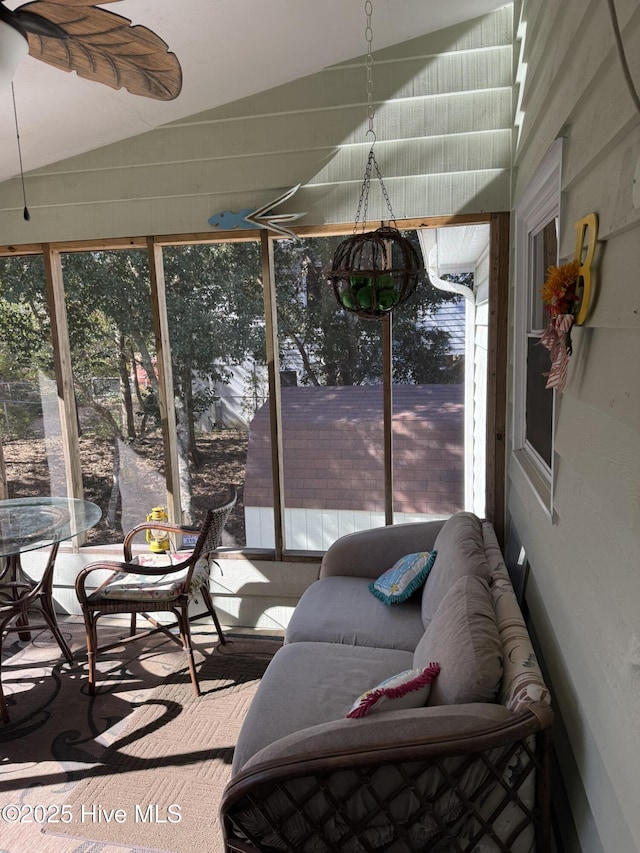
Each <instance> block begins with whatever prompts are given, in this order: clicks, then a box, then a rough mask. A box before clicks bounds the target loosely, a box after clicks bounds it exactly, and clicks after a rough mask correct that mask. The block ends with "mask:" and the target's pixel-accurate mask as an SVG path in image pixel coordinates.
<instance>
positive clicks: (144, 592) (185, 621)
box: [76, 487, 237, 696]
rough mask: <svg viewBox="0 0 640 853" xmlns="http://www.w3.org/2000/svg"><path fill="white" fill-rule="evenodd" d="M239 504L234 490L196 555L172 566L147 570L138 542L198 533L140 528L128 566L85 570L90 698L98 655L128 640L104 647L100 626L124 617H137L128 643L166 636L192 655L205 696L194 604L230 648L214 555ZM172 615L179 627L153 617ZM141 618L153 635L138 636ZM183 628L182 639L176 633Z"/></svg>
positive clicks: (127, 544)
mask: <svg viewBox="0 0 640 853" xmlns="http://www.w3.org/2000/svg"><path fill="white" fill-rule="evenodd" d="M236 500H237V493H236V489H235V487H232V494H231V497H230V499H229V500H228V501H227V502H226V503H225V504H223V505H222V506H219V507H216V508H215V509H210V510H208V511H207V514H206V517H205V520H204V523H203V525H202V527H201V529H200V533H199V535H198V539H197V542H196V545H195V547H194V550H193V551H192V552H191V553H190V554H189V555H188V556H187V557H186V559H180V561H179V562H174V560H176V559H179V558H180V557H182V555H173V556H171V555H167V557H166V559H167V561H170V562H171V563H172V564H170V565H167V564H165V565H156V566H152V565H142V564H141V563H140V562H139V561H138V560H139V558H134V557H133V556H132V543H133V539H134V537H135V536H136V535H137V534H139V533H141V532H146V531H147V530H154V531H156V530H160V531H165V532H167V533H169V534H173V535H174V536H180V535H184V534H185V533H189V532H191V533H192V532H193V528H189V527H182V526H176V525H172V524H167V523H165V522H159V521H151V522H145V523H143V524H139V525H138V526H137V527H134V528H133V530H130V531H129V533H127V535H126V536H125V539H124V546H123V547H124V562H121V563H120V562H113V561H100V562H96V563H91V564H90V565H88V566H87V567H86V568H84V569H83V570H82V571H81V572H80V573H79V575H78V577H77V579H76V594H77V596H78V601H79V602H80V606H81V607H82V614H83V616H84V622H85V628H86V634H87V659H88V665H89V693H90V694H93V693H95V686H96V655H97V654H98V653H99V652H104V651H107V650H108V649H112V648H115V647H116V646H119V645H122V642H123V641H122V640H121V641H119V642H116V643H110V644H108V645H103V646H100V647H99V646H98V635H97V621H98V618H99V617H100V616H104V615H113V614H119V613H130V614H131V631H130V636H129V637H128V638H126V642H129V641H131V640H138V639H141V638H143V637H146V636H149V635H150V634H154V633H157V632H158V631H162V632H163V633H165V634H167V636H168V637H170V638H171V639H172V640H174V641H175V642H177V643H179V644H180V643H181V644H182V647H183V649H184V650H185V652H186V654H187V663H188V665H189V672H190V675H191V682H192V684H193V690H194V693H195V695H196V696H199V695H200V685H199V683H198V676H197V673H196V668H195V662H194V657H193V647H192V644H191V631H190V625H189V623H190V622H191V621H192V620H193V619H197V618H200V617H201V616H203V615H204V614H203V613H200V614H198V615H196V616H191V617H189V603H190V601H192V600H194V599H195V598H196V597H197V596H201V597H202V600H203V602H204V604H205V606H206V608H207V610H208V612H209V613H210V614H211V617H212V619H213V622H214V625H215V627H216V631H217V632H218V637H219V640H220V642H221V643H222V644H224V643H225V638H224V634H223V632H222V628H221V626H220V620H219V619H218V615H217V613H216V611H215V608H214V606H213V602H212V601H211V595H210V593H209V567H210V563H209V554H210V553H211V552H212V551H214V550H215V549H216V548H217V547H218V546H219V544H220V539H221V536H222V531H223V529H224V526H225V524H226V522H227V519H228V518H229V515H230V514H231V511H232V509H233V507H234V506H235V503H236ZM213 562H215V561H213ZM105 570H108V571H110V572H111V575H110V576H109V577H108V578H107V580H105V581H104V582H103V583H102V584H100V586H98V588H97V589H96V590H95V591H93V592H92V591H91V590H87V588H86V585H87V581H88V579H89V578H90V577H91V575H92V574H93V573H94V572H97V571H101V572H104V571H105ZM152 612H153V613H158V612H171V613H173V614H174V615H175V616H176V619H177V622H175V623H172V624H171V625H161V624H159V623H158V622H157V621H156V620H155V619H153V618H152V617H151V615H150V613H152ZM138 614H141V615H142V616H143V617H144V618H145V619H146V620H147V621H148V622H149V623H150V624H151V626H152V628H151V629H148V630H144V631H141V632H139V633H138V632H137V628H136V618H137V615H138ZM176 626H177V627H178V631H179V637H178V636H176V634H174V633H173V632H172V631H171V629H172V628H175V627H176Z"/></svg>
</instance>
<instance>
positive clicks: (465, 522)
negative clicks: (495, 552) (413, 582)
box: [422, 512, 490, 628]
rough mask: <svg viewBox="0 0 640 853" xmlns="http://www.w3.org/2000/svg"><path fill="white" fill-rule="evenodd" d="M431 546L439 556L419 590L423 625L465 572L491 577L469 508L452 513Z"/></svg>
mask: <svg viewBox="0 0 640 853" xmlns="http://www.w3.org/2000/svg"><path fill="white" fill-rule="evenodd" d="M433 550H434V551H437V552H438V557H437V559H436V561H435V563H434V565H433V568H432V569H431V572H430V573H429V578H428V580H427V582H426V584H425V585H424V588H423V592H422V621H423V623H424V627H425V628H426V627H427V626H428V624H429V622H430V621H431V619H432V618H433V614H434V613H435V612H436V610H437V609H438V606H439V604H440V602H441V601H442V599H443V598H444V596H445V595H446V593H447V591H448V590H449V588H450V587H451V586H452V584H454V583H455V582H456V581H457V580H458V578H460V577H464V575H477V576H478V577H481V578H484V579H485V580H486V581H487V582H488V581H489V580H490V569H489V565H488V563H487V560H486V557H485V552H484V538H483V535H482V522H481V521H480V519H479V518H478V517H477V516H476V515H474V514H473V513H471V512H459V513H457V514H456V515H452V516H451V517H450V518H448V519H447V520H446V522H445V523H444V524H443V526H442V529H441V530H440V533H438V536H437V537H436V540H435V542H434V545H433Z"/></svg>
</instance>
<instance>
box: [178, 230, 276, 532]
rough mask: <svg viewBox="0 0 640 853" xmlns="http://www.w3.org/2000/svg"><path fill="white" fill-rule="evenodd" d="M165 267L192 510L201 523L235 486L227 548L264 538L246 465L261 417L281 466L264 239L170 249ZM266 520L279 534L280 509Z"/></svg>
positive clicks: (188, 509) (185, 501) (184, 482)
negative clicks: (276, 517) (270, 375)
mask: <svg viewBox="0 0 640 853" xmlns="http://www.w3.org/2000/svg"><path fill="white" fill-rule="evenodd" d="M163 264H164V272H165V281H166V294H167V314H168V321H169V344H170V350H171V363H172V371H173V385H174V403H175V407H176V421H177V424H176V428H177V433H178V454H179V457H180V469H181V470H180V476H181V501H182V509H183V515H184V517H185V518H187V519H189V520H192V521H193V522H196V523H198V522H200V521H201V520H202V517H203V516H204V512H205V510H206V508H207V507H210V506H215V505H216V504H219V503H222V502H223V501H224V500H225V498H226V496H227V491H228V486H229V484H234V485H235V486H236V488H237V490H238V501H237V503H236V506H235V508H234V511H233V514H232V516H231V517H230V519H229V521H228V522H227V525H226V529H225V533H224V535H223V545H235V546H238V547H240V546H243V545H258V544H260V543H259V542H257V541H256V539H255V536H253V535H252V534H251V532H250V531H251V529H252V525H253V523H254V520H253V519H252V518H251V516H252V509H253V508H252V506H251V504H249V506H247V498H249V499H250V500H253V497H255V495H253V496H252V494H251V484H250V483H249V484H248V485H249V489H248V490H245V469H246V466H247V446H248V442H249V432H250V429H251V428H252V424H253V423H254V421H256V420H257V421H259V422H266V430H265V431H264V435H265V436H266V439H267V441H266V444H265V445H264V446H263V447H262V452H264V453H265V454H266V455H267V456H268V459H269V471H270V470H271V465H270V458H271V449H270V447H271V446H270V441H269V436H270V432H269V429H268V404H267V376H266V363H267V360H266V350H265V332H264V302H263V296H262V281H261V270H260V254H259V245H258V244H257V243H256V242H237V243H215V244H212V245H189V246H180V247H173V248H166V249H164V251H163ZM267 506H268V504H267ZM271 506H273V503H272V502H271ZM246 513H248V516H247V517H246V519H245V514H246ZM264 524H265V525H266V536H267V539H268V538H269V533H270V539H271V540H273V509H271V511H270V514H269V517H268V519H266V520H265V521H264ZM271 545H273V541H271Z"/></svg>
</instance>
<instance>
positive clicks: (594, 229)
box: [574, 213, 598, 326]
mask: <svg viewBox="0 0 640 853" xmlns="http://www.w3.org/2000/svg"><path fill="white" fill-rule="evenodd" d="M587 233H588V235H589V236H588V241H587V251H586V255H585V257H584V260H582V255H583V252H584V243H585V235H586V234H587ZM597 239H598V217H597V216H596V214H595V213H589V214H587V216H585V217H583V218H582V219H579V220H578V221H577V222H576V254H575V260H576V261H577V263H578V264H579V265H580V266H579V267H578V276H579V277H580V278H579V280H581V281H582V297H581V299H580V308H579V310H578V314H577V316H576V318H575V320H574V323H575V325H576V326H581V325H582V324H583V323H584V321H585V318H586V316H587V312H588V310H589V304H590V302H591V263H592V261H593V256H594V253H595V251H596V241H597Z"/></svg>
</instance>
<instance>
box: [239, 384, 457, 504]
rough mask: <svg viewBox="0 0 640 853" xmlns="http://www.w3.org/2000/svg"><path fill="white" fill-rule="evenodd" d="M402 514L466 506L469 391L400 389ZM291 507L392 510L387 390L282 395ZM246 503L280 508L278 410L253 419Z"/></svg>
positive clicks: (398, 494) (397, 480) (285, 391)
mask: <svg viewBox="0 0 640 853" xmlns="http://www.w3.org/2000/svg"><path fill="white" fill-rule="evenodd" d="M393 411H394V415H393V432H394V494H395V503H394V511H395V512H404V513H419V514H425V515H448V514H450V513H453V512H456V511H458V510H459V509H461V508H462V505H463V494H464V483H463V480H464V448H463V436H464V424H463V418H464V404H463V386H462V385H396V386H394V388H393ZM282 423H283V430H282V442H283V458H284V491H285V494H284V498H285V506H287V507H302V508H308V509H344V510H368V511H374V512H382V511H384V468H383V444H382V441H383V432H382V387H381V386H340V387H331V388H319V387H299V388H282ZM244 503H245V506H272V505H273V503H272V485H271V450H270V435H269V410H268V404H267V405H264V406H263V407H262V408H261V409H260V410H259V411H258V413H257V414H256V416H255V417H254V419H253V420H252V422H251V426H250V433H249V448H248V453H247V468H246V481H245V487H244Z"/></svg>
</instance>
